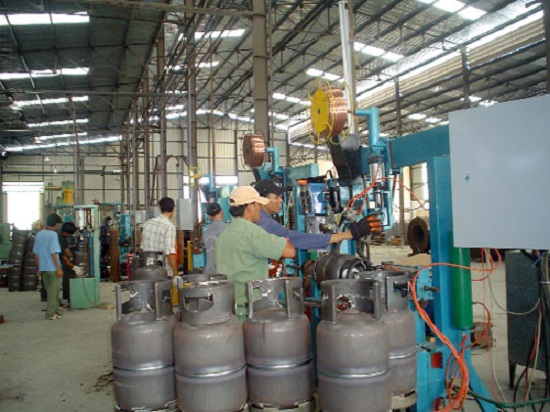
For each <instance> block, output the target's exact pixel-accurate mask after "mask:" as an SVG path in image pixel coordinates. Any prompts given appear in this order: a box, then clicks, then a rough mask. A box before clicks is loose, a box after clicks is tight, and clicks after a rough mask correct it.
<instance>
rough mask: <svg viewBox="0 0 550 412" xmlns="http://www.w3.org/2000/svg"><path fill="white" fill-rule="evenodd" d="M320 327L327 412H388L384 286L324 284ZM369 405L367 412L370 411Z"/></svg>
mask: <svg viewBox="0 0 550 412" xmlns="http://www.w3.org/2000/svg"><path fill="white" fill-rule="evenodd" d="M321 297H322V321H321V322H320V323H319V325H318V327H317V370H318V380H319V403H320V409H321V410H322V411H323V412H341V411H346V412H364V411H365V410H368V411H369V412H387V411H388V410H389V409H390V407H391V392H390V386H389V377H390V369H389V342H388V332H387V329H386V326H385V324H384V323H383V322H381V321H380V320H379V319H380V317H381V316H382V313H381V306H380V284H379V282H377V281H373V280H366V279H359V280H353V279H346V280H328V281H325V282H323V283H322V284H321ZM367 405H368V407H367Z"/></svg>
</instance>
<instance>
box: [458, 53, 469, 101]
mask: <svg viewBox="0 0 550 412" xmlns="http://www.w3.org/2000/svg"><path fill="white" fill-rule="evenodd" d="M460 54H461V56H462V90H463V94H464V105H463V107H464V108H465V109H469V108H470V70H471V69H470V61H469V60H468V50H466V46H460Z"/></svg>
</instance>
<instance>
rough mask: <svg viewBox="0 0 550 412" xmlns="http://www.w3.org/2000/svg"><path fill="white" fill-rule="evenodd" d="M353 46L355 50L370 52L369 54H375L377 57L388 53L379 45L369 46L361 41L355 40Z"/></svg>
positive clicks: (364, 52)
mask: <svg viewBox="0 0 550 412" xmlns="http://www.w3.org/2000/svg"><path fill="white" fill-rule="evenodd" d="M353 48H354V49H355V51H358V52H361V53H363V54H368V55H369V56H375V57H378V56H382V55H383V54H384V53H386V51H385V50H383V49H381V48H379V47H374V46H367V45H365V44H363V43H359V42H355V43H354V44H353Z"/></svg>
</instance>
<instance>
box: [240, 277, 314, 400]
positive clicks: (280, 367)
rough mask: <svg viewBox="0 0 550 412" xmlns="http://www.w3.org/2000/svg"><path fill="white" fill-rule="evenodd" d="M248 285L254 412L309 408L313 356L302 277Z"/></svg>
mask: <svg viewBox="0 0 550 412" xmlns="http://www.w3.org/2000/svg"><path fill="white" fill-rule="evenodd" d="M247 287H248V302H249V305H248V308H249V309H248V318H247V319H246V321H245V322H244V325H243V327H244V342H245V354H246V363H247V375H248V398H249V400H250V402H251V404H252V410H256V409H254V408H259V409H258V410H264V409H266V408H274V409H277V410H283V409H284V410H285V411H293V410H300V411H306V410H311V407H313V402H312V399H313V361H312V358H313V357H312V352H311V336H310V325H309V320H308V319H307V317H306V316H305V315H304V302H303V291H302V279H300V278H271V279H262V280H255V281H252V282H249V283H248V284H247ZM306 404H309V405H310V408H307V407H306ZM298 408H299V409H298Z"/></svg>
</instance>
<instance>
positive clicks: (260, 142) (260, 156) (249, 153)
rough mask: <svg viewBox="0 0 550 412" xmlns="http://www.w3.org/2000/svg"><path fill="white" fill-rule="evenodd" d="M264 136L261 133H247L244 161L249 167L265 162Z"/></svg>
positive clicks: (244, 144)
mask: <svg viewBox="0 0 550 412" xmlns="http://www.w3.org/2000/svg"><path fill="white" fill-rule="evenodd" d="M264 158H265V143H264V137H263V136H262V135H259V134H252V133H247V134H245V135H244V138H243V161H244V164H245V165H246V166H248V167H260V166H261V165H263V164H264Z"/></svg>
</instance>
